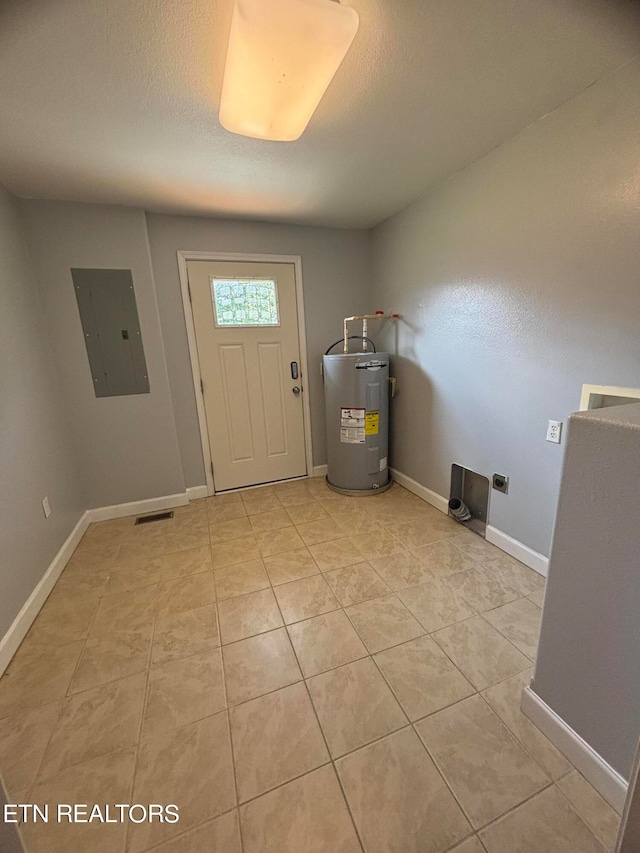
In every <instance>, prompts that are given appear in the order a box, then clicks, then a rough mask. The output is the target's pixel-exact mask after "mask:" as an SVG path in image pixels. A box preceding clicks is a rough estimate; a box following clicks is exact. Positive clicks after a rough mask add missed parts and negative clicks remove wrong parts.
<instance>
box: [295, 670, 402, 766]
mask: <svg viewBox="0 0 640 853" xmlns="http://www.w3.org/2000/svg"><path fill="white" fill-rule="evenodd" d="M307 685H308V687H309V693H310V694H311V699H312V701H313V704H314V706H315V709H316V711H317V714H318V719H319V720H320V725H321V726H322V730H323V732H324V735H325V737H326V739H327V743H328V744H329V749H330V751H331V756H332V757H333V758H337V757H338V756H340V755H344V754H345V753H347V752H352V751H353V750H354V749H357V748H358V747H360V746H364V745H365V744H366V743H370V742H371V741H372V740H377V739H378V738H380V737H383V736H384V735H387V734H390V733H391V732H393V731H396V730H397V729H400V728H402V727H403V726H406V725H407V718H406V716H405V715H404V713H403V712H402V708H401V707H400V705H399V704H398V702H397V701H396V699H395V697H394V695H393V693H392V692H391V691H390V690H389V688H388V686H387V684H386V683H385V680H384V678H383V677H382V676H381V675H380V672H379V670H378V668H377V667H376V665H375V664H374V662H373V661H372V660H371V658H363V659H362V660H357V661H354V662H353V663H348V664H346V665H345V666H340V667H338V668H337V669H332V670H330V671H329V672H324V673H322V674H321V675H316V676H315V677H314V678H311V679H309V681H308V682H307Z"/></svg>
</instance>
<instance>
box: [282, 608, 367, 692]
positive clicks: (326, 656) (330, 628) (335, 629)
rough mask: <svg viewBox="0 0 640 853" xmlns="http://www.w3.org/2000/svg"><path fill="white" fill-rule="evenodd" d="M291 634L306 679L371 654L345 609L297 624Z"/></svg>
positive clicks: (290, 629) (293, 626)
mask: <svg viewBox="0 0 640 853" xmlns="http://www.w3.org/2000/svg"><path fill="white" fill-rule="evenodd" d="M288 631H289V635H290V637H291V642H292V643H293V647H294V649H295V650H296V655H297V656H298V660H299V661H300V666H301V667H302V671H303V672H304V675H305V678H309V677H310V676H312V675H317V674H318V673H319V672H324V671H325V670H327V669H332V668H333V667H336V666H341V665H342V664H345V663H350V662H351V661H353V660H357V659H358V658H361V657H365V656H366V654H367V650H366V648H365V647H364V645H363V644H362V641H361V640H360V638H359V637H358V635H357V634H356V632H355V631H354V629H353V626H352V625H351V623H350V622H349V620H348V619H347V617H346V616H345V614H344V612H343V611H342V610H336V611H334V612H333V613H325V614H323V615H322V616H314V617H313V619H307V620H305V621H304V622H297V623H296V624H295V625H290V626H289V628H288Z"/></svg>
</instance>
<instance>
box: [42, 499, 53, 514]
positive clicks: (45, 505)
mask: <svg viewBox="0 0 640 853" xmlns="http://www.w3.org/2000/svg"><path fill="white" fill-rule="evenodd" d="M42 509H43V510H44V517H45V518H49V516H50V515H51V507H50V506H49V498H42Z"/></svg>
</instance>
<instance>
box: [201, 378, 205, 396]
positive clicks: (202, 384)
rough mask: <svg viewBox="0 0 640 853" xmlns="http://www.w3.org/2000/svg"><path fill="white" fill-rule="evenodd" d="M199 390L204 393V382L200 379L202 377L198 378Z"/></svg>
mask: <svg viewBox="0 0 640 853" xmlns="http://www.w3.org/2000/svg"><path fill="white" fill-rule="evenodd" d="M200 390H201V391H202V393H203V394H204V382H203V381H202V379H201V380H200Z"/></svg>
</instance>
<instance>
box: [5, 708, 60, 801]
mask: <svg viewBox="0 0 640 853" xmlns="http://www.w3.org/2000/svg"><path fill="white" fill-rule="evenodd" d="M61 712H62V700H58V701H56V702H50V703H49V704H48V705H42V706H41V707H40V708H34V709H33V710H32V711H19V712H18V713H17V714H14V715H13V716H12V717H5V718H4V719H1V720H0V768H1V769H2V777H3V780H4V782H5V784H6V786H7V789H8V790H9V792H10V793H13V792H17V791H21V790H23V789H27V788H30V787H31V785H32V784H33V782H34V781H35V778H36V773H37V772H38V767H39V766H40V762H41V761H42V756H43V755H44V751H45V749H46V747H47V744H48V743H49V738H50V737H51V733H52V732H53V729H54V727H55V725H56V723H57V722H58V719H59V717H60V714H61ZM22 802H24V800H23V801H22Z"/></svg>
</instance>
